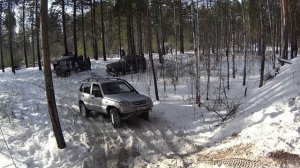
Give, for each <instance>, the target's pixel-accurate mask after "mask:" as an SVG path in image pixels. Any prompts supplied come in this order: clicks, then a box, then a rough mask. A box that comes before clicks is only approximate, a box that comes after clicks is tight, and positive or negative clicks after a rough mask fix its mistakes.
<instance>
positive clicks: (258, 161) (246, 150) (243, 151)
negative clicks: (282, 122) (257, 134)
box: [189, 144, 278, 168]
mask: <svg viewBox="0 0 300 168" xmlns="http://www.w3.org/2000/svg"><path fill="white" fill-rule="evenodd" d="M254 147H255V145H254V144H239V145H235V146H231V147H228V148H223V149H217V148H216V147H209V148H206V149H204V150H203V151H202V152H201V153H199V154H197V157H190V158H189V159H191V160H192V161H191V162H193V163H195V164H194V165H196V164H198V165H201V167H213V166H225V167H234V168H236V167H238V168H242V167H253V168H259V167H265V168H269V167H278V164H276V162H274V161H273V160H272V159H271V158H269V157H264V156H263V157H258V158H254V157H253V154H252V152H251V150H252V149H253V148H254Z"/></svg>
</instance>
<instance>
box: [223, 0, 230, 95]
mask: <svg viewBox="0 0 300 168" xmlns="http://www.w3.org/2000/svg"><path fill="white" fill-rule="evenodd" d="M226 4H228V1H226ZM228 6H229V5H228ZM225 10H226V16H225V37H224V38H225V39H224V40H225V45H226V51H225V54H226V62H227V89H228V90H229V89H230V87H229V75H230V73H229V38H230V35H229V32H230V30H229V25H230V23H228V22H229V18H228V12H227V10H228V9H225Z"/></svg>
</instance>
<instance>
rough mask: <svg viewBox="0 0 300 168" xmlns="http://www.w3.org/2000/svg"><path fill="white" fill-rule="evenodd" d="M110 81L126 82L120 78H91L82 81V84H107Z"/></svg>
mask: <svg viewBox="0 0 300 168" xmlns="http://www.w3.org/2000/svg"><path fill="white" fill-rule="evenodd" d="M112 81H123V82H126V81H125V80H124V79H120V78H109V77H107V78H102V77H96V78H95V77H92V78H87V79H85V80H84V82H99V83H107V82H112Z"/></svg>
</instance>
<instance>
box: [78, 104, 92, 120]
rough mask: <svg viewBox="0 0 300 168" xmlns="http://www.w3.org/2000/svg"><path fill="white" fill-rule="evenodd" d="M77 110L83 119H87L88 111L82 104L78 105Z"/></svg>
mask: <svg viewBox="0 0 300 168" xmlns="http://www.w3.org/2000/svg"><path fill="white" fill-rule="evenodd" d="M79 110H80V113H81V115H83V116H84V117H85V118H88V117H89V113H90V111H89V110H88V109H87V108H86V107H85V105H84V104H83V103H80V104H79Z"/></svg>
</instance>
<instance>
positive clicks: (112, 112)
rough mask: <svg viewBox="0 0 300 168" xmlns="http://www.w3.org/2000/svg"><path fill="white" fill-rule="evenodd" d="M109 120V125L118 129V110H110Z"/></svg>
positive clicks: (119, 124) (119, 121)
mask: <svg viewBox="0 0 300 168" xmlns="http://www.w3.org/2000/svg"><path fill="white" fill-rule="evenodd" d="M110 118H111V124H112V125H113V126H114V127H115V128H118V127H120V126H121V117H120V113H119V111H118V109H116V108H112V109H111V110H110Z"/></svg>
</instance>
